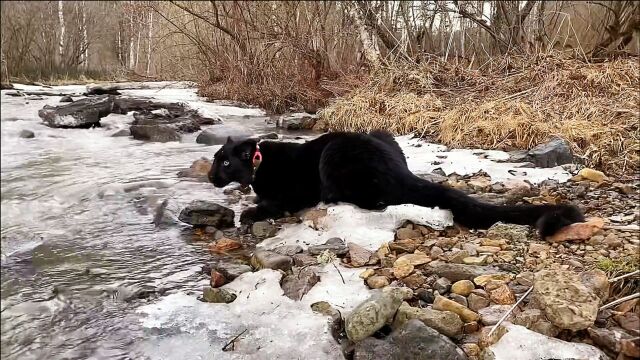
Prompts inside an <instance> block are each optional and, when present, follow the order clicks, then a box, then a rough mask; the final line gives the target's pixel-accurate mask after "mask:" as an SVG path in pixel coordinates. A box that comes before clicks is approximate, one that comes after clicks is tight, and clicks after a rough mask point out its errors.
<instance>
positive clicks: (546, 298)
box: [532, 270, 600, 331]
mask: <svg viewBox="0 0 640 360" xmlns="http://www.w3.org/2000/svg"><path fill="white" fill-rule="evenodd" d="M532 298H533V300H534V301H535V303H536V304H538V305H539V307H540V309H541V310H542V311H544V313H545V315H546V317H547V319H549V320H550V321H551V323H552V324H554V325H555V326H557V327H559V328H561V329H569V330H573V331H578V330H583V329H586V328H588V327H590V326H592V325H593V323H594V322H595V320H596V316H597V314H598V306H599V303H600V299H599V298H598V297H597V296H596V295H595V294H594V293H593V292H592V291H591V290H589V289H588V288H587V287H586V286H584V284H582V282H581V281H580V278H579V276H578V275H577V274H575V273H573V272H570V271H565V270H555V271H550V270H543V271H540V272H538V273H536V274H535V280H534V284H533V292H532Z"/></svg>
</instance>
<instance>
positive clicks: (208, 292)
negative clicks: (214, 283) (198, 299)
mask: <svg viewBox="0 0 640 360" xmlns="http://www.w3.org/2000/svg"><path fill="white" fill-rule="evenodd" d="M236 298H237V295H236V294H234V293H231V292H229V291H228V290H225V289H221V288H210V287H207V288H205V289H204V294H203V296H202V299H203V300H204V301H206V302H210V303H224V304H229V303H232V302H233V301H234V300H235V299H236Z"/></svg>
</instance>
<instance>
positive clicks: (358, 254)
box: [347, 243, 373, 267]
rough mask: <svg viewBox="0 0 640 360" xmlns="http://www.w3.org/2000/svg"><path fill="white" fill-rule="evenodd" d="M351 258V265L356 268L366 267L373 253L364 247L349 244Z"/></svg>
mask: <svg viewBox="0 0 640 360" xmlns="http://www.w3.org/2000/svg"><path fill="white" fill-rule="evenodd" d="M347 248H348V249H349V258H350V259H351V265H352V266H355V267H360V266H365V265H367V264H368V263H369V259H370V258H371V255H373V252H372V251H369V250H367V249H365V248H363V247H362V246H360V245H358V244H355V243H348V244H347Z"/></svg>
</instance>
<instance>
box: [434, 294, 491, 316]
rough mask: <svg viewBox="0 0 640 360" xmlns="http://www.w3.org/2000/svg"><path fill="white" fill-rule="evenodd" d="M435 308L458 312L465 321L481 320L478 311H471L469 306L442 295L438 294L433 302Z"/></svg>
mask: <svg viewBox="0 0 640 360" xmlns="http://www.w3.org/2000/svg"><path fill="white" fill-rule="evenodd" d="M433 309H434V310H441V311H451V312H454V313H456V314H458V316H460V318H461V319H462V321H464V322H471V321H478V320H480V315H478V314H477V313H475V312H473V311H471V310H470V309H469V308H467V307H465V306H462V305H460V304H458V303H457V302H455V301H453V300H449V299H447V298H445V297H443V296H440V295H436V299H435V301H434V302H433Z"/></svg>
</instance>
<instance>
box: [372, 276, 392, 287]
mask: <svg viewBox="0 0 640 360" xmlns="http://www.w3.org/2000/svg"><path fill="white" fill-rule="evenodd" d="M367 285H368V286H369V287H370V288H372V289H381V288H383V287H385V286H388V285H389V279H387V277H386V276H382V275H373V276H369V277H368V278H367Z"/></svg>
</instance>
